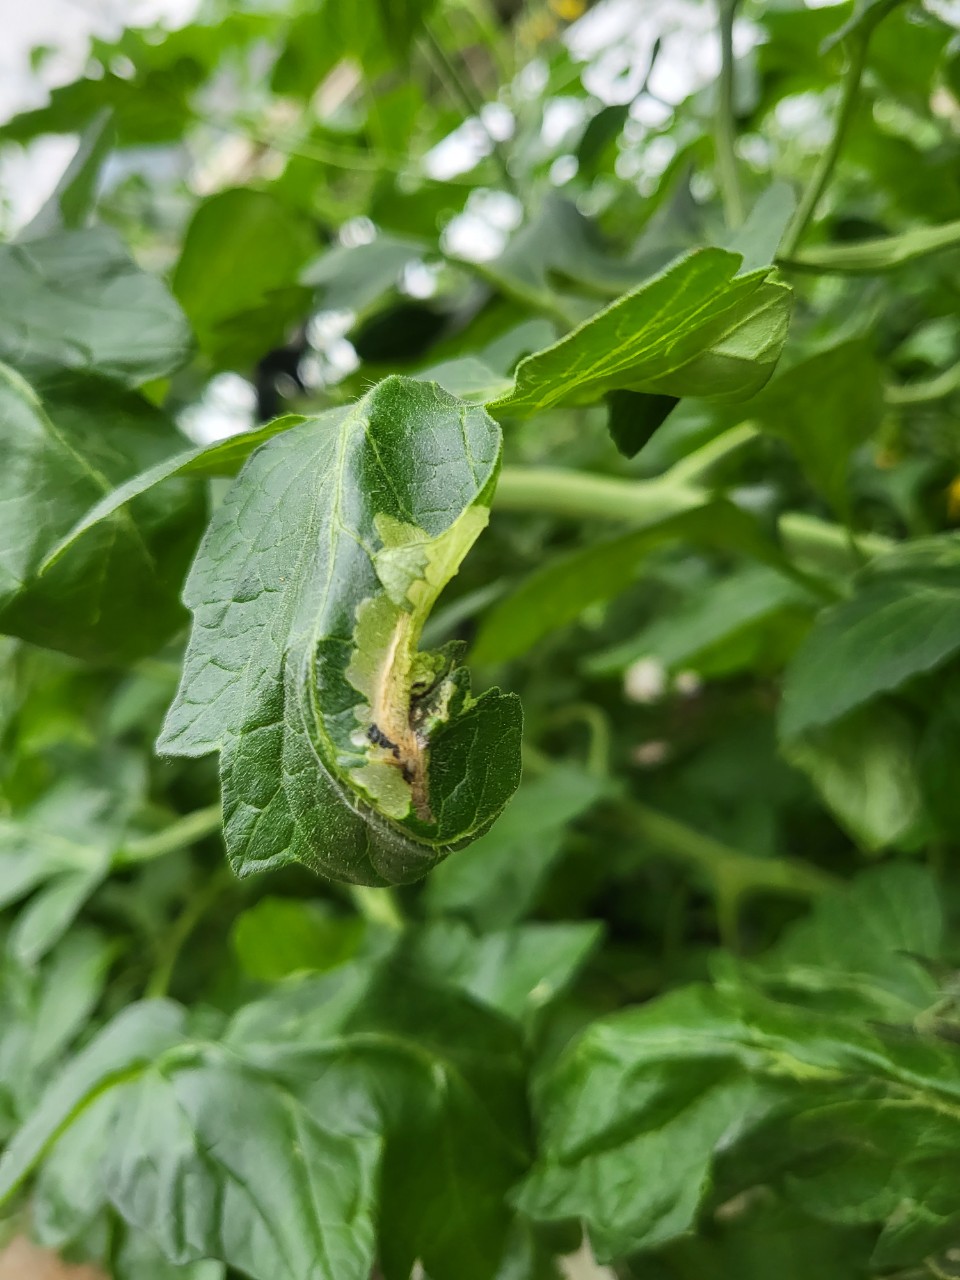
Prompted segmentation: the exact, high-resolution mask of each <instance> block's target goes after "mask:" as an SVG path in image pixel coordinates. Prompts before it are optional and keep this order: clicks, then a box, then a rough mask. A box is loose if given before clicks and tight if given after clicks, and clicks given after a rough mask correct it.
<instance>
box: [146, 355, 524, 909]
mask: <svg viewBox="0 0 960 1280" xmlns="http://www.w3.org/2000/svg"><path fill="white" fill-rule="evenodd" d="M500 447H501V440H500V431H499V428H498V427H497V425H496V423H495V422H494V421H493V420H492V419H491V418H490V417H489V416H488V415H487V413H486V412H485V411H484V410H483V409H482V408H479V407H478V406H471V405H466V404H464V403H462V402H461V401H459V400H456V399H455V398H454V397H453V396H450V395H448V394H447V392H445V391H443V390H442V389H441V388H440V387H438V386H436V385H434V384H427V383H420V382H413V381H410V380H407V379H403V378H396V377H393V378H388V379H386V380H385V381H384V382H381V383H380V384H379V385H378V386H376V387H374V388H373V390H372V391H370V392H369V393H368V394H367V395H366V396H365V397H364V398H363V399H362V400H360V401H359V402H358V403H357V404H355V405H353V406H351V407H349V408H346V409H334V410H331V411H329V412H327V413H324V414H321V415H320V416H319V417H316V418H312V419H309V420H307V421H306V422H304V423H302V424H301V425H299V426H297V427H294V428H292V429H291V430H289V431H286V432H284V433H283V434H282V435H280V436H277V437H275V438H274V439H273V440H271V441H269V442H268V443H267V444H265V445H263V446H262V447H261V448H260V449H258V450H257V451H256V452H255V453H254V454H253V455H252V456H251V458H250V459H249V461H248V462H247V463H246V465H245V466H244V468H243V470H242V471H241V472H240V474H239V476H238V477H237V479H236V480H235V482H234V484H233V486H232V487H231V489H230V491H229V493H228V494H227V497H226V499H225V500H224V502H223V504H222V506H221V507H220V509H219V511H218V512H217V514H216V515H215V516H214V519H213V521H212V522H211V525H210V528H209V530H208V532H207V535H206V537H205V539H204V541H203V544H202V546H201V548H200V551H199V553H198V556H197V560H196V563H195V564H194V567H193V570H192V571H191V574H190V577H189V579H188V582H187V586H186V591H185V596H184V599H185V602H186V603H187V605H188V606H189V607H190V608H191V609H192V610H193V613H194V626H193V634H192V636H191V639H190V645H189V648H188V651H187V656H186V660H185V664H184V674H183V680H182V683H181V687H180V690H179V692H178V694H177V697H176V700H175V702H174V704H173V706H172V707H171V709H170V712H169V714H168V717H167V722H166V725H165V727H164V730H163V733H162V735H161V739H160V749H161V750H163V751H166V752H169V753H170V754H174V755H186V756H199V755H205V754H207V753H208V752H211V751H215V750H216V751H219V752H220V765H221V779H222V784H223V803H224V829H225V838H226V843H227V851H228V854H229V856H230V859H231V862H232V864H233V866H234V868H235V870H237V872H238V873H240V874H244V873H248V872H251V871H256V870H262V869H265V868H267V867H271V866H275V865H278V864H281V863H283V862H287V861H291V860H296V861H300V862H304V863H306V864H307V865H309V866H311V867H313V868H314V869H315V870H317V871H319V872H321V873H323V874H325V875H329V876H331V877H333V878H335V879H342V880H348V881H352V882H357V883H363V884H383V883H400V882H403V881H407V880H413V879H416V878H418V877H420V876H422V875H424V874H425V873H426V872H427V871H428V870H429V869H430V867H431V866H432V865H433V864H434V863H436V862H438V861H439V860H440V859H441V858H443V857H445V856H446V855H447V854H448V853H450V852H451V851H452V850H454V849H456V848H458V847H460V846H462V845H465V844H467V843H469V842H470V841H471V840H473V839H474V838H476V837H477V836H479V835H481V834H482V833H483V832H484V831H486V830H487V829H488V828H489V827H490V825H491V824H492V823H493V821H494V819H495V818H496V816H497V814H498V813H499V812H500V810H501V809H502V808H503V806H504V805H505V804H506V802H507V800H508V799H509V798H510V796H511V795H512V794H513V791H514V790H515V788H516V786H517V783H518V781H519V776H520V763H519V748H520V728H521V714H520V704H519V700H518V699H517V698H516V697H515V696H514V695H510V694H507V695H504V694H501V693H500V692H499V690H488V691H487V692H486V693H484V694H483V695H481V696H480V697H479V698H475V697H474V696H473V695H472V694H471V692H470V682H469V675H468V672H467V671H466V669H465V668H464V667H463V666H461V665H460V661H459V658H460V654H459V652H458V651H457V647H456V646H447V647H446V648H445V649H443V650H440V651H436V652H432V653H431V652H421V651H420V650H419V648H418V644H419V639H420V634H421V631H422V629H423V625H424V623H425V622H426V619H427V617H428V615H429V613H430V610H431V608H432V607H433V604H434V602H435V601H436V599H437V597H438V596H439V594H440V592H441V591H442V589H443V587H444V586H445V585H446V583H447V582H448V581H449V580H450V578H451V577H453V575H454V574H455V573H456V572H457V570H458V568H459V566H460V563H461V561H462V560H463V558H464V556H465V555H466V554H467V551H468V550H469V549H470V547H471V545H472V544H473V542H474V540H475V539H476V538H477V536H478V534H479V533H480V531H481V530H482V529H483V527H484V525H485V524H486V521H487V516H488V511H489V505H490V500H491V497H492V495H493V489H494V484H495V481H496V475H497V471H498V468H499V464H500Z"/></svg>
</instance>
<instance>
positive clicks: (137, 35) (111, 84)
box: [0, 9, 279, 147]
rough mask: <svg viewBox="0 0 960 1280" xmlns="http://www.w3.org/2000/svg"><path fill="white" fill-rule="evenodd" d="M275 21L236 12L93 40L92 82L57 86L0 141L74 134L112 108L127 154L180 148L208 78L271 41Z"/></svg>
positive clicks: (11, 123)
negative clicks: (160, 146) (171, 145)
mask: <svg viewBox="0 0 960 1280" xmlns="http://www.w3.org/2000/svg"><path fill="white" fill-rule="evenodd" d="M278 17H279V15H277V14H275V13H266V12H259V13H258V12H250V11H241V10H237V9H234V10H232V11H225V12H224V14H223V16H216V15H215V16H214V20H213V21H210V22H196V23H189V24H187V25H185V26H182V27H179V28H176V29H174V30H169V29H166V28H163V27H160V26H157V25H153V24H151V25H150V26H147V27H144V28H141V29H136V28H133V29H131V28H128V29H127V30H125V31H122V32H121V34H120V36H119V39H117V40H116V41H112V40H99V39H94V40H93V41H91V48H90V63H89V64H88V65H89V67H90V73H89V76H88V77H87V78H84V79H80V80H75V81H74V82H73V83H71V84H61V85H58V86H57V87H56V88H55V89H53V91H52V92H51V93H50V100H49V103H48V104H47V105H46V106H42V107H39V108H37V109H36V110H33V111H23V112H20V113H19V114H17V115H15V116H14V117H13V119H12V120H8V121H7V122H6V123H5V124H4V125H3V126H2V127H0V136H2V137H3V138H4V139H5V140H10V141H17V142H25V141H27V140H29V139H31V138H36V137H38V136H40V135H41V134H49V133H59V134H69V133H74V132H76V131H77V130H78V129H82V128H86V127H87V125H89V123H90V121H91V120H92V119H93V118H94V117H95V116H96V115H97V114H98V112H101V111H103V110H104V109H109V110H111V111H112V112H113V116H114V121H115V125H116V130H117V137H118V141H119V143H120V145H121V146H123V147H134V146H139V145H143V144H147V145H155V144H156V143H163V142H175V143H179V142H180V141H181V139H182V138H183V134H184V130H185V129H186V128H187V126H188V125H190V124H191V123H193V121H194V120H195V119H196V115H197V107H198V103H197V101H196V99H197V98H198V97H202V96H203V95H202V94H198V92H197V91H198V89H200V88H201V86H202V85H203V84H204V82H205V80H206V79H207V77H208V76H210V75H211V74H212V73H213V72H214V71H215V69H216V68H217V66H218V64H220V62H221V60H225V55H226V56H229V55H230V54H231V53H236V52H240V53H242V51H244V50H245V49H249V47H250V45H251V44H252V43H253V42H254V41H262V40H265V39H267V40H269V39H270V38H271V37H274V36H275V33H276V29H277V25H278ZM119 25H120V24H119V23H118V24H117V26H119ZM161 32H162V37H163V38H162V39H159V38H158V36H159V35H160V33H161ZM131 66H132V72H131Z"/></svg>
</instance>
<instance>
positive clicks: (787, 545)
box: [494, 439, 893, 587]
mask: <svg viewBox="0 0 960 1280" xmlns="http://www.w3.org/2000/svg"><path fill="white" fill-rule="evenodd" d="M744 442H745V439H741V440H739V441H736V443H737V444H738V445H739V444H741V443H744ZM732 443H734V442H733V441H731V444H732ZM718 456H719V454H718V455H717V456H715V457H714V458H713V459H712V460H713V461H716V460H717V457H718ZM687 461H689V460H688V459H685V460H684V462H685V463H686V462H687ZM683 466H684V464H683V463H679V464H678V465H677V468H675V469H674V471H680V470H681V468H683ZM689 470H690V471H692V470H693V468H689ZM674 471H670V472H667V473H666V475H663V476H658V477H657V479H655V480H619V479H616V478H614V477H612V476H598V475H590V474H587V473H585V472H582V471H568V470H561V469H560V468H558V467H504V468H503V471H502V472H501V473H500V480H499V482H498V485H497V492H496V495H495V497H494V508H495V510H497V511H538V512H542V513H544V514H547V515H552V516H558V517H560V518H561V519H562V518H567V519H572V520H622V521H625V522H627V523H628V524H631V525H636V526H637V527H641V528H642V527H644V526H646V525H652V524H656V523H657V522H658V521H661V520H667V519H669V518H670V517H671V516H675V515H679V514H681V513H682V512H684V511H692V510H694V509H695V508H696V507H700V506H702V505H703V504H704V503H707V502H709V501H710V499H711V497H712V496H713V495H712V494H711V493H710V492H709V490H707V489H704V488H700V487H698V486H696V485H693V484H689V483H684V482H682V481H680V480H678V478H677V476H676V475H675V474H674ZM779 529H780V534H781V537H782V539H783V544H784V549H785V550H786V551H787V553H788V554H789V555H790V556H792V557H794V558H796V559H797V560H799V561H801V562H803V566H804V568H807V567H809V569H810V570H811V571H823V572H825V573H827V574H830V575H843V574H847V573H851V572H853V571H854V570H855V569H858V568H859V567H860V564H861V563H862V559H861V558H860V556H859V555H858V556H857V557H853V556H851V552H850V545H849V535H848V533H847V530H846V529H845V528H844V526H843V525H839V524H831V523H829V522H828V521H826V520H819V519H818V518H817V517H815V516H806V515H803V514H801V513H793V512H787V513H786V514H785V515H783V516H781V517H780V523H779ZM857 545H858V551H859V552H860V553H862V554H863V555H866V556H874V555H881V554H882V553H883V552H884V551H887V550H889V549H890V547H892V546H893V543H892V542H891V541H890V540H889V539H887V538H883V537H880V536H878V535H874V534H863V535H860V537H859V538H858V544H857ZM807 585H810V586H811V587H813V586H814V584H813V583H808V584H807Z"/></svg>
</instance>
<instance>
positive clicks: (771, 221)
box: [724, 182, 797, 273]
mask: <svg viewBox="0 0 960 1280" xmlns="http://www.w3.org/2000/svg"><path fill="white" fill-rule="evenodd" d="M796 208H797V197H796V194H795V192H794V190H793V187H791V185H790V184H789V182H772V183H771V184H770V186H769V187H767V189H766V191H764V192H763V194H762V195H761V196H760V198H759V199H758V200H757V202H756V203H755V204H754V206H753V208H752V209H751V210H750V213H749V215H748V217H747V220H746V222H744V224H743V226H742V227H739V228H738V229H737V230H736V231H735V232H734V233H733V235H732V236H731V237H730V239H729V241H728V242H727V243H726V245H725V246H724V247H725V248H727V249H729V250H730V251H731V252H732V253H739V254H741V255H742V257H743V262H742V263H741V265H740V271H741V273H746V272H750V271H758V270H760V268H761V267H768V266H771V265H772V264H773V263H774V262H775V261H776V258H777V250H778V249H779V247H780V241H781V240H782V239H783V237H784V235H785V233H786V230H787V227H788V226H789V225H790V220H791V218H792V217H793V215H794V213H795V212H796Z"/></svg>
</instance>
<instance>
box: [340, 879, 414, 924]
mask: <svg viewBox="0 0 960 1280" xmlns="http://www.w3.org/2000/svg"><path fill="white" fill-rule="evenodd" d="M348 893H349V894H350V897H351V899H352V900H353V905H354V906H355V907H356V908H357V911H358V913H359V914H360V915H362V916H363V918H364V920H369V921H370V923H371V924H379V925H385V926H386V927H387V928H388V929H402V928H403V927H404V918H403V912H402V911H401V910H400V904H399V903H398V902H397V899H396V896H395V894H394V893H393V890H392V889H375V888H373V887H372V886H370V885H366V884H352V885H350V886H349V888H348Z"/></svg>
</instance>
